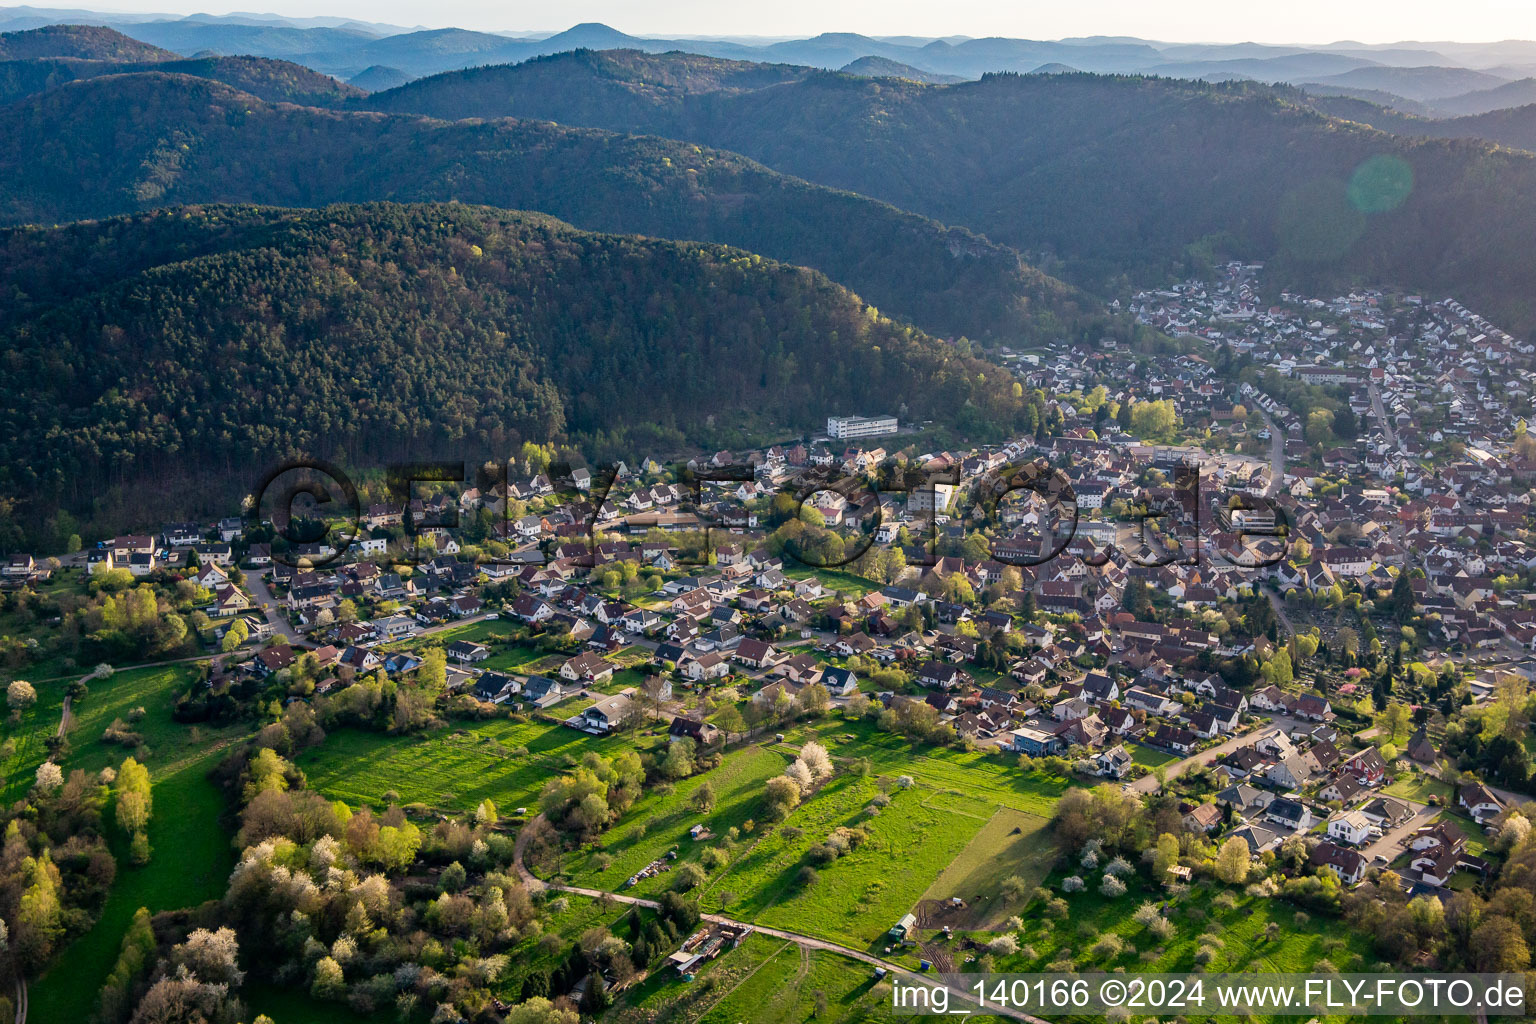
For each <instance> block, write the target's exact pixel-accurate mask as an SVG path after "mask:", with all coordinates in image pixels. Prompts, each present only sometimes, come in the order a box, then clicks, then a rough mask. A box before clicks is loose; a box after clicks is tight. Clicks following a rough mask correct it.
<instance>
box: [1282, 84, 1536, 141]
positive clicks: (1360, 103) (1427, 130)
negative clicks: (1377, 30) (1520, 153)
mask: <svg viewBox="0 0 1536 1024" xmlns="http://www.w3.org/2000/svg"><path fill="white" fill-rule="evenodd" d="M1308 102H1309V104H1310V105H1311V106H1313V107H1316V108H1317V109H1318V110H1321V111H1323V112H1324V113H1327V114H1329V115H1331V116H1333V117H1340V118H1344V119H1346V120H1350V121H1358V122H1360V123H1361V124H1368V125H1370V126H1371V127H1372V128H1379V129H1381V130H1382V131H1387V132H1393V133H1395V134H1398V135H1417V136H1424V137H1428V138H1436V139H1483V140H1485V141H1488V142H1496V143H1498V144H1499V145H1501V146H1511V147H1513V148H1515V149H1524V150H1529V151H1533V152H1536V104H1526V105H1525V106H1521V107H1504V108H1501V109H1499V110H1491V111H1489V112H1487V113H1485V114H1467V115H1464V116H1462V117H1443V118H1430V117H1416V116H1414V115H1412V114H1404V113H1401V112H1399V111H1397V110H1393V109H1389V108H1387V107H1383V106H1382V105H1380V104H1378V103H1372V102H1369V101H1367V100H1362V99H1354V98H1351V97H1346V96H1313V97H1309V98H1308Z"/></svg>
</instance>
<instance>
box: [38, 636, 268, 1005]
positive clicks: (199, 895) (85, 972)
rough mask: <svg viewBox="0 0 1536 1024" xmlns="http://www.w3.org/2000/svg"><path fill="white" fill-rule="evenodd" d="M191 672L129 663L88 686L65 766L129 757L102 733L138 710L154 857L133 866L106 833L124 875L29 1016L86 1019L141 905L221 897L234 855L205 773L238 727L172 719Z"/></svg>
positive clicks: (220, 801) (95, 765) (122, 846)
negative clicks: (114, 721) (141, 710)
mask: <svg viewBox="0 0 1536 1024" xmlns="http://www.w3.org/2000/svg"><path fill="white" fill-rule="evenodd" d="M193 674H194V669H193V668H192V667H191V666H188V665H173V666H167V667H163V668H141V669H130V670H127V671H123V672H119V673H117V674H115V675H114V676H113V677H112V678H111V679H106V680H96V681H95V682H93V683H91V684H90V686H91V692H90V694H89V695H88V696H87V698H86V700H85V701H84V702H83V703H82V705H81V707H80V713H79V717H78V718H77V719H76V724H75V726H74V727H73V728H72V729H71V740H72V748H73V749H72V751H71V753H70V755H69V757H68V758H66V759H65V762H64V768H65V770H66V771H70V770H73V769H76V768H82V769H85V770H86V771H97V770H100V769H101V768H103V767H105V766H107V765H115V764H118V763H120V762H121V761H122V759H123V758H124V757H125V756H126V754H127V751H125V750H124V749H123V748H121V747H117V746H113V745H110V744H107V743H104V742H102V740H101V738H100V737H101V730H102V729H103V728H105V727H106V725H107V724H108V723H110V722H111V721H112V719H113V718H116V717H124V716H126V715H127V713H128V711H129V710H130V709H132V708H136V707H143V708H144V709H145V714H144V717H143V719H142V720H141V721H140V722H139V723H138V725H137V726H136V728H137V729H138V731H139V732H140V733H141V734H142V735H143V736H144V738H145V748H141V750H140V752H139V753H140V754H142V755H144V760H145V763H146V764H147V765H148V766H149V772H150V782H151V784H152V786H153V798H154V814H153V817H152V818H151V820H150V824H149V841H150V845H151V847H152V849H153V851H154V852H153V856H152V859H151V860H150V863H149V864H147V865H145V866H144V867H141V868H134V867H129V866H127V856H126V854H127V849H126V842H125V838H124V837H123V836H122V835H121V834H118V833H117V832H116V830H115V829H111V828H109V829H108V834H109V836H110V838H111V842H112V847H113V853H114V854H115V855H116V856H117V858H118V864H119V868H118V874H117V880H116V881H115V882H114V883H113V886H112V890H111V892H110V894H109V895H108V896H107V901H106V904H105V906H104V907H103V908H102V913H101V917H100V919H99V920H98V921H97V922H96V924H95V926H94V927H93V928H92V929H91V930H90V931H88V932H86V933H85V934H84V935H83V936H81V937H80V938H79V939H77V940H76V941H75V942H74V943H73V944H72V945H70V946H68V947H66V948H65V949H64V951H63V952H62V953H61V954H60V956H59V957H58V959H57V960H56V961H55V963H54V968H53V970H52V971H50V972H49V973H48V974H45V975H44V976H43V977H41V978H39V979H37V980H36V981H35V982H34V983H33V984H32V986H31V990H30V996H29V999H30V1004H31V1016H30V1019H32V1020H38V1021H55V1020H59V1021H64V1020H87V1019H88V1018H89V1017H90V1015H91V1013H93V1012H94V1010H95V1008H96V999H97V993H98V992H99V991H100V990H101V985H102V983H103V982H104V981H105V980H106V976H107V973H108V972H109V971H110V970H111V969H112V965H113V963H114V962H115V961H116V959H117V952H118V947H119V945H120V944H121V942H122V937H123V933H124V931H126V930H127V927H128V923H129V922H130V921H131V920H132V919H133V915H134V913H135V912H136V911H137V910H138V908H139V907H148V908H149V909H150V911H152V912H158V911H161V910H174V909H177V908H180V907H188V906H195V905H197V904H199V903H201V902H203V901H204V900H210V899H217V898H218V897H220V896H221V895H223V893H224V886H225V883H226V881H227V880H228V878H229V872H230V870H231V869H232V868H233V867H234V852H233V850H232V849H231V848H230V844H229V833H228V831H227V829H226V828H225V827H224V825H223V822H222V820H221V819H222V816H223V814H224V811H225V801H224V797H223V794H222V793H221V792H220V791H219V789H218V787H217V786H215V785H214V783H213V782H212V781H211V780H210V779H209V778H208V773H209V772H210V771H211V770H212V769H213V767H214V766H215V765H216V764H218V761H219V759H220V757H222V756H223V753H224V751H225V749H226V748H227V746H228V744H229V743H230V742H231V741H232V740H233V739H235V738H236V737H237V736H238V735H239V731H238V730H236V729H230V730H210V729H206V728H204V729H199V728H198V727H195V726H187V725H181V724H179V723H177V722H175V721H173V720H172V719H171V708H172V706H173V704H174V702H175V699H176V696H177V695H178V694H179V693H180V692H181V691H182V690H183V689H184V688H185V687H186V685H187V683H188V681H189V680H190V679H191V677H192V676H193Z"/></svg>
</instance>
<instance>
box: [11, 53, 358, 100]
mask: <svg viewBox="0 0 1536 1024" xmlns="http://www.w3.org/2000/svg"><path fill="white" fill-rule="evenodd" d="M139 71H158V72H163V73H165V74H178V75H190V76H192V77H194V78H207V79H211V80H213V81H216V82H223V83H225V84H226V85H230V86H233V87H235V88H236V89H240V90H242V91H244V92H248V93H250V94H251V95H253V96H257V97H260V98H261V99H264V100H266V101H267V102H269V103H299V104H303V105H305V106H316V107H334V106H339V105H342V104H345V103H347V102H348V101H350V100H355V99H359V98H361V97H362V96H363V95H365V93H364V91H363V90H362V89H359V88H357V87H355V86H352V85H347V84H343V83H341V82H338V81H336V79H334V78H332V77H330V76H329V75H322V74H320V73H319V72H318V71H311V70H310V69H309V68H306V67H304V66H302V65H300V64H294V63H292V62H291V61H285V60H273V59H271V58H268V57H196V58H191V59H187V60H183V59H181V58H178V57H175V56H174V55H172V57H171V59H169V60H160V61H150V62H134V63H122V64H119V63H112V62H109V61H102V60H79V59H75V58H68V57H53V58H36V59H33V60H13V61H0V104H3V103H10V102H13V101H15V100H17V99H19V98H21V97H23V96H27V95H30V94H31V93H35V92H41V91H43V90H45V89H55V88H58V87H59V86H61V85H64V84H66V83H68V82H72V81H77V80H80V79H86V78H97V77H100V76H102V75H121V74H133V73H134V72H139Z"/></svg>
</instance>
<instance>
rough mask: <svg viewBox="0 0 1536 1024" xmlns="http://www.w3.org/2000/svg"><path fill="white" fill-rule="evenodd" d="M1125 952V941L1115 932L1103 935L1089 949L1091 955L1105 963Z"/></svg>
mask: <svg viewBox="0 0 1536 1024" xmlns="http://www.w3.org/2000/svg"><path fill="white" fill-rule="evenodd" d="M1123 952H1125V941H1124V940H1123V939H1121V938H1120V936H1118V935H1116V934H1114V933H1113V932H1110V933H1109V934H1108V935H1104V936H1102V937H1101V938H1100V939H1099V941H1098V942H1095V943H1094V944H1093V946H1092V947H1091V948H1090V949H1089V950H1088V954H1089V955H1090V956H1092V957H1093V958H1094V959H1095V960H1098V961H1101V962H1103V963H1108V962H1109V961H1111V960H1113V959H1114V958H1115V957H1117V956H1119V955H1120V954H1121V953H1123Z"/></svg>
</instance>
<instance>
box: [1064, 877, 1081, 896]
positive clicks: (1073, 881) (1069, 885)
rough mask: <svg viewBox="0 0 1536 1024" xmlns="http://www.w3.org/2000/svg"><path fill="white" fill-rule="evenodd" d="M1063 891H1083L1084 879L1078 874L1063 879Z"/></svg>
mask: <svg viewBox="0 0 1536 1024" xmlns="http://www.w3.org/2000/svg"><path fill="white" fill-rule="evenodd" d="M1061 891H1062V892H1082V891H1083V880H1082V879H1081V878H1080V877H1078V876H1077V875H1071V876H1069V877H1067V878H1064V879H1062V881H1061Z"/></svg>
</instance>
